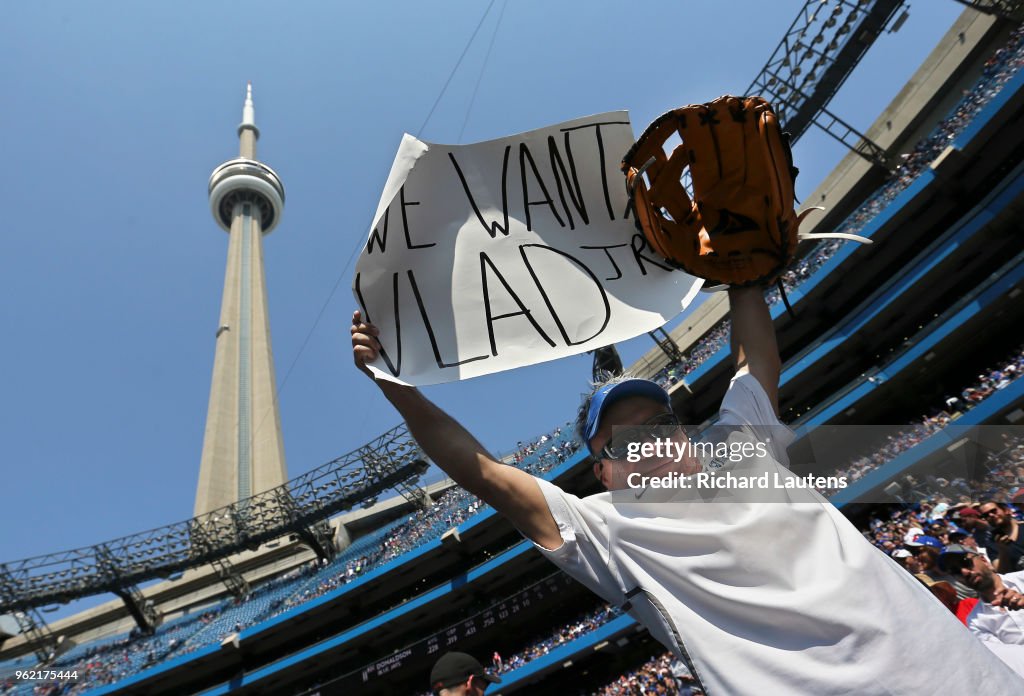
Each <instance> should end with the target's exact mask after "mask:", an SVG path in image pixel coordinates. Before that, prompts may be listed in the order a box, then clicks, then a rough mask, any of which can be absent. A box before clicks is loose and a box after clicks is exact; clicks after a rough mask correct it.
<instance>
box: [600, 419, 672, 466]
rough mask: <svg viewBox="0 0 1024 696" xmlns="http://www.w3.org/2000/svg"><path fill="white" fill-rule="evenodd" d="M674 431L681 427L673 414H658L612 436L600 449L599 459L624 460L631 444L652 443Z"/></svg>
mask: <svg viewBox="0 0 1024 696" xmlns="http://www.w3.org/2000/svg"><path fill="white" fill-rule="evenodd" d="M655 428H658V430H655ZM676 430H682V427H681V425H680V423H679V419H678V418H676V417H675V414H672V413H659V414H658V415H656V416H654V417H653V418H651V419H650V420H648V421H645V422H644V423H641V424H640V425H638V426H634V427H632V428H625V429H623V430H620V431H619V432H617V433H615V434H614V435H612V437H611V439H610V440H608V442H606V443H605V445H604V447H602V448H601V457H602V458H603V459H611V460H612V461H618V460H622V459H625V458H626V456H627V455H629V453H630V452H629V446H630V445H631V444H633V443H639V444H643V443H645V442H654V440H656V439H657V438H659V437H668V436H669V435H671V434H672V433H673V432H675V431H676ZM684 432H685V431H684Z"/></svg>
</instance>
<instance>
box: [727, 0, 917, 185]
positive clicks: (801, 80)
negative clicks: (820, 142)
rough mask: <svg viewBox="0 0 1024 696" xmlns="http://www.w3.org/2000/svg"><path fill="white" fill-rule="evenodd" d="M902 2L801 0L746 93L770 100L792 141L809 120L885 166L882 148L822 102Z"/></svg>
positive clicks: (897, 24) (899, 22) (897, 23)
mask: <svg viewBox="0 0 1024 696" xmlns="http://www.w3.org/2000/svg"><path fill="white" fill-rule="evenodd" d="M905 5H906V0H836V1H835V2H833V3H830V2H829V1H828V0H806V2H805V3H804V6H803V8H801V9H800V11H799V12H798V13H797V16H796V19H794V20H793V23H792V24H791V25H790V27H789V29H788V30H787V31H786V34H785V35H784V36H783V37H782V40H781V41H780V42H779V45H778V46H776V48H775V51H774V52H772V55H771V57H770V58H768V61H767V62H766V63H765V64H764V67H763V68H761V72H760V73H758V75H757V77H755V78H754V81H753V82H751V83H750V86H749V87H748V88H747V92H746V93H747V94H759V95H761V96H763V97H765V98H766V99H768V100H769V101H770V102H772V104H773V106H774V108H775V113H776V114H777V115H778V117H779V122H780V123H781V124H782V125H783V127H784V128H785V129H786V130H787V131H788V132H789V133H790V137H791V139H792V140H793V141H796V140H797V139H799V138H800V136H801V135H803V133H804V132H805V131H806V130H807V128H808V127H810V125H811V124H814V125H817V126H819V127H820V128H821V129H822V130H824V131H825V132H826V133H828V134H829V135H831V136H832V137H833V138H835V139H836V140H838V141H839V142H841V143H843V144H844V145H846V146H847V147H848V148H850V149H851V150H853V151H854V152H856V153H858V154H860V155H861V156H862V157H864V158H865V159H867V160H869V161H871V162H873V163H875V164H878V165H879V166H882V167H886V166H887V164H886V153H885V150H884V149H882V148H881V147H879V146H878V145H876V144H875V143H873V142H872V141H871V140H869V139H868V138H867V136H865V135H863V134H862V133H860V132H858V131H857V130H856V129H854V128H853V127H852V126H850V125H849V124H848V123H846V122H845V121H843V120H842V119H841V118H840V117H839V116H837V115H835V114H833V113H831V112H829V111H828V109H827V108H826V105H827V104H828V103H829V102H830V101H831V100H832V97H834V96H835V94H836V92H837V91H838V90H839V88H840V87H841V86H842V85H843V83H844V82H846V78H847V77H849V76H850V73H851V72H853V69H854V68H855V67H857V64H858V63H859V62H860V60H861V58H863V57H864V54H865V53H866V52H867V50H868V49H869V48H870V47H871V45H872V44H873V43H874V41H875V39H876V38H877V37H878V35H879V34H881V33H882V31H884V30H885V28H886V26H887V25H889V22H890V20H891V19H892V18H893V16H894V15H895V14H896V11H897V10H899V9H900V8H901V7H904V8H905ZM907 16H908V15H907V11H906V9H904V11H903V13H902V14H901V15H900V17H899V18H898V19H897V20H896V21H895V22H894V23H893V24H892V28H891V29H890V30H891V31H896V30H898V29H899V27H900V26H901V25H902V23H903V21H905V19H906V17H907Z"/></svg>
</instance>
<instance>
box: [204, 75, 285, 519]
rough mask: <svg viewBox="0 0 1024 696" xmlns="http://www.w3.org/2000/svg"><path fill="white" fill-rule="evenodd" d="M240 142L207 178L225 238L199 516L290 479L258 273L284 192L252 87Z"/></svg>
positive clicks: (264, 298)
mask: <svg viewBox="0 0 1024 696" xmlns="http://www.w3.org/2000/svg"><path fill="white" fill-rule="evenodd" d="M238 136H239V157H238V158H237V159H233V160H229V161H227V162H225V163H224V164H222V165H220V166H219V167H217V168H216V169H215V170H214V171H213V174H211V175H210V186H209V194H210V208H211V211H212V212H213V216H214V219H215V220H216V221H217V223H218V224H219V225H220V226H221V228H222V229H224V230H225V231H227V232H228V235H229V236H228V260H227V271H226V272H225V275H224V295H223V299H222V301H221V311H220V324H219V325H218V328H217V332H216V339H215V340H216V352H215V355H214V361H213V379H212V383H211V386H210V403H209V408H208V410H207V415H206V432H205V434H204V437H203V453H202V458H201V461H200V466H199V485H198V487H197V489H196V503H195V514H196V515H202V514H204V513H207V512H210V511H211V510H215V509H217V508H219V507H222V506H224V505H230V504H232V503H235V502H238V501H239V500H242V499H244V498H248V497H249V496H251V495H253V494H255V493H260V492H262V491H265V490H267V489H270V488H274V487H275V486H279V485H281V484H282V483H284V482H285V481H286V480H287V478H288V474H287V468H286V465H285V458H284V440H283V438H282V437H281V417H280V413H279V411H278V408H277V388H276V380H275V375H274V358H273V352H272V350H271V344H270V319H269V315H268V312H267V287H266V281H265V278H264V271H263V236H264V235H265V234H269V233H270V231H271V230H273V229H274V227H276V226H277V223H278V221H279V220H280V218H281V213H282V211H283V209H284V186H283V185H282V184H281V180H280V178H279V177H278V176H277V174H276V173H275V172H274V170H272V169H271V168H270V167H268V166H266V165H265V164H263V163H262V162H259V161H257V160H256V140H257V139H258V138H259V130H258V129H257V128H256V123H255V113H254V109H253V103H252V86H251V85H250V86H249V87H248V89H247V93H246V100H245V106H244V108H243V110H242V123H241V124H240V125H239V126H238Z"/></svg>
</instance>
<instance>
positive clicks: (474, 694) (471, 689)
mask: <svg viewBox="0 0 1024 696" xmlns="http://www.w3.org/2000/svg"><path fill="white" fill-rule="evenodd" d="M500 683H501V677H497V676H494V675H493V674H489V673H488V672H487V671H486V670H485V669H484V667H483V665H481V664H480V663H479V662H477V660H476V658H475V657H473V656H472V655H469V654H467V653H464V652H448V653H445V654H444V655H442V656H441V657H440V658H439V659H438V660H437V662H435V663H434V668H433V669H431V670H430V688H431V689H433V690H434V693H435V694H436V696H482V695H483V693H484V692H485V691H486V690H487V687H488V686H489V685H491V684H500Z"/></svg>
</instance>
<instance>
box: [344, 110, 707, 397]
mask: <svg viewBox="0 0 1024 696" xmlns="http://www.w3.org/2000/svg"><path fill="white" fill-rule="evenodd" d="M632 144H633V130H632V128H631V127H630V125H629V116H628V114H627V113H626V112H612V113H607V114H600V115H597V116H590V117H587V118H581V119H576V120H574V121H568V122H566V123H561V124H558V125H555V126H551V127H549V128H542V129H540V130H535V131H530V132H528V133H522V134H520V135H514V136H511V137H508V138H501V139H498V140H491V141H487V142H482V143H476V144H473V145H436V144H433V143H425V142H421V141H419V140H417V139H416V138H414V137H412V136H410V135H406V136H405V137H404V138H403V140H402V144H401V146H400V147H399V149H398V155H397V156H396V157H395V161H394V164H393V165H392V168H391V174H390V176H389V177H388V181H387V184H386V185H385V188H384V194H383V196H382V197H381V200H380V204H379V205H378V207H377V215H376V216H375V218H374V223H373V227H372V229H371V230H370V235H369V239H368V240H367V242H366V247H365V248H364V250H363V253H362V256H361V257H360V258H359V263H358V265H357V266H356V276H355V281H354V283H353V292H354V293H355V296H356V301H357V302H358V303H359V306H360V307H361V308H362V310H363V316H364V317H367V318H368V319H369V320H370V321H372V322H373V323H374V324H376V325H377V326H378V327H379V328H380V330H381V335H380V340H381V345H382V348H383V350H382V351H381V355H380V357H379V358H378V359H377V361H375V362H374V364H373V365H371V366H370V367H371V369H372V370H373V372H374V373H375V375H377V376H378V377H382V378H385V379H391V380H395V381H401V382H405V383H408V384H415V385H425V384H436V383H439V382H448V381H452V380H457V379H465V378H468V377H476V376H479V375H485V374H490V373H492V372H499V371H501V370H508V369H511V368H514V367H521V366H523V365H532V364H535V363H539V362H544V361H546V360H554V359H555V358H561V357H564V356H567V355H575V354H577V353H582V352H585V351H588V350H593V349H594V348H598V347H600V346H605V345H608V344H610V343H615V342H618V341H622V340H625V339H628V338H632V337H634V336H637V335H639V334H641V333H643V332H645V331H651V330H653V329H655V328H657V327H659V326H661V325H662V324H664V323H665V322H666V321H668V320H669V319H671V318H672V317H673V316H675V315H676V314H678V313H679V312H680V311H681V310H682V309H683V308H685V307H686V306H687V305H688V304H689V303H690V301H691V300H692V299H693V297H694V296H695V295H696V293H697V291H698V290H699V289H700V284H701V281H700V280H699V279H697V278H694V277H693V276H690V275H687V274H686V273H683V272H682V271H678V270H673V269H672V268H671V267H670V266H669V265H668V264H667V263H666V262H665V260H664V259H662V258H660V257H659V256H658V255H657V254H655V253H653V252H652V251H651V250H650V249H649V248H648V247H647V244H646V241H645V240H644V238H643V235H641V234H640V233H638V232H637V230H636V228H635V227H634V224H633V217H632V213H631V211H630V210H629V201H628V197H627V194H626V190H625V183H624V182H625V180H624V177H623V176H622V174H621V173H620V172H619V162H620V161H621V159H622V155H623V154H625V152H626V150H628V149H629V147H630V145H632Z"/></svg>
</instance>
